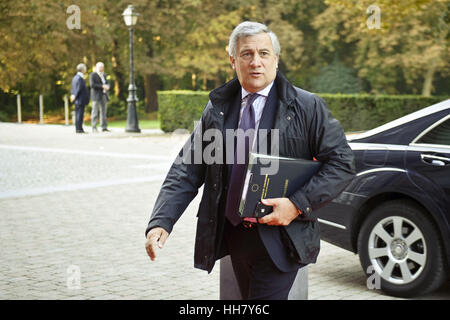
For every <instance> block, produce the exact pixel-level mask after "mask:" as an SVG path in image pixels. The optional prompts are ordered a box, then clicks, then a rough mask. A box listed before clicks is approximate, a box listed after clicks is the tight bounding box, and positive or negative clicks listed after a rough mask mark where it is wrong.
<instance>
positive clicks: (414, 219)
mask: <svg viewBox="0 0 450 320" xmlns="http://www.w3.org/2000/svg"><path fill="white" fill-rule="evenodd" d="M358 253H359V259H360V262H361V266H362V268H363V271H364V272H365V273H366V275H367V276H370V277H374V279H375V283H378V285H379V289H381V290H383V291H384V292H385V293H387V294H389V295H392V296H397V297H404V298H407V297H413V296H417V295H424V294H427V293H430V292H432V291H434V290H436V289H437V288H438V287H440V286H441V285H442V284H443V282H444V281H445V280H446V267H445V263H446V262H445V257H444V253H443V247H442V243H441V241H440V238H439V232H438V230H437V228H436V227H435V226H434V225H433V223H431V222H430V220H429V219H428V218H427V212H426V211H425V210H424V209H422V208H420V207H419V206H417V205H416V204H415V203H413V202H412V201H408V200H393V201H389V202H385V203H383V204H381V205H379V206H377V207H376V208H375V209H373V210H372V211H371V212H370V213H369V215H368V216H367V218H366V219H365V221H364V223H363V225H362V228H361V229H360V233H359V236H358ZM374 272H375V273H374ZM377 277H378V282H377ZM368 287H369V281H368Z"/></svg>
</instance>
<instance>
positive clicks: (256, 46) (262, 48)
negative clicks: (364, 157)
mask: <svg viewBox="0 0 450 320" xmlns="http://www.w3.org/2000/svg"><path fill="white" fill-rule="evenodd" d="M229 54H230V61H231V65H232V67H233V69H234V70H235V71H236V74H237V79H234V80H232V81H230V82H228V83H226V84H225V85H223V86H221V87H219V88H217V89H215V90H213V91H212V92H211V93H210V95H209V97H210V101H209V102H208V104H207V105H206V107H205V109H204V111H203V113H202V118H201V121H200V122H199V124H198V125H197V127H196V128H195V130H194V132H193V134H192V135H191V138H190V140H189V141H188V143H187V144H186V146H185V148H183V150H182V152H180V154H179V157H178V158H177V160H176V161H175V163H174V164H173V165H172V167H171V169H170V171H169V173H168V175H167V177H166V179H165V181H164V183H163V185H162V188H161V191H160V193H159V196H158V198H157V200H156V204H155V206H154V209H153V213H152V215H151V218H150V222H149V224H148V227H147V229H146V236H147V242H146V250H147V253H148V255H149V256H150V258H151V259H152V260H154V259H155V257H156V248H158V247H159V248H162V247H163V245H164V243H165V241H166V239H167V238H168V236H169V233H170V232H171V231H172V228H173V226H174V224H175V223H176V221H177V220H178V218H179V217H180V216H181V214H182V213H183V212H184V210H185V209H186V207H187V206H188V204H189V203H190V201H191V200H192V199H193V198H194V197H195V196H196V194H197V192H198V188H200V187H201V186H202V185H203V184H204V191H203V197H202V200H201V202H200V207H199V211H198V215H197V216H198V223H197V235H196V242H195V254H194V263H195V267H197V268H200V269H204V270H207V271H208V272H210V271H211V270H212V268H213V266H214V264H215V261H216V260H217V259H220V258H222V257H224V256H225V255H227V254H229V255H230V257H231V262H232V265H233V269H234V272H235V275H236V278H237V281H238V284H239V288H240V291H241V294H242V297H243V298H244V299H287V296H288V294H289V290H290V288H291V286H292V284H293V282H294V280H295V276H296V274H297V271H298V269H299V268H300V267H302V266H305V265H306V264H309V263H314V262H315V261H316V259H317V255H318V253H319V247H320V237H319V229H318V222H317V220H316V217H315V210H316V209H317V208H319V207H321V206H323V205H324V204H326V203H327V202H329V201H331V200H332V199H333V198H335V197H336V196H337V195H338V194H339V193H340V192H341V191H342V190H343V189H344V187H345V186H346V185H347V183H348V182H349V181H350V180H351V179H352V177H353V175H354V164H353V153H352V151H351V149H350V147H349V146H348V144H347V141H346V138H345V135H344V132H343V129H342V127H341V125H340V124H339V122H338V121H337V120H336V119H334V118H333V116H332V115H331V113H330V111H329V110H328V107H327V105H326V103H325V102H324V101H323V100H322V99H320V98H319V97H317V96H316V95H314V94H312V93H309V92H307V91H304V90H302V89H299V88H296V87H294V86H292V85H291V84H290V83H289V82H288V81H287V80H286V78H285V77H284V76H283V75H282V74H281V72H279V71H277V68H278V58H279V54H280V45H279V42H278V39H277V37H276V35H275V34H274V33H273V32H271V31H270V30H269V29H268V28H267V27H266V26H265V25H262V24H259V23H255V22H243V23H241V24H240V25H238V26H237V27H236V28H235V29H234V31H233V33H232V34H231V36H230V42H229ZM255 93H256V95H255ZM210 129H214V130H216V131H218V132H220V133H221V136H222V137H225V136H227V138H225V139H224V140H223V141H222V140H221V139H218V141H215V143H217V144H216V148H215V156H217V158H218V159H219V161H214V162H211V161H209V160H210V159H204V158H203V159H201V160H200V161H199V159H198V154H200V155H203V154H204V153H203V152H202V151H205V147H207V146H208V148H209V145H206V142H205V141H204V140H207V141H208V139H204V138H203V139H202V137H201V135H202V132H205V131H207V130H210ZM236 129H242V130H247V131H250V132H251V130H256V131H254V132H256V133H255V134H256V136H255V138H256V139H253V136H252V135H249V137H250V139H249V141H247V140H245V141H246V142H245V143H244V144H241V145H240V144H239V142H238V143H237V147H236V149H235V150H233V149H231V151H230V150H229V143H230V142H234V140H233V139H234V137H232V139H231V140H233V141H231V140H229V139H228V135H227V134H226V132H228V130H233V131H234V130H236ZM258 129H259V130H264V129H265V130H269V131H273V132H275V131H276V132H277V133H278V135H267V139H268V140H271V141H270V142H268V143H269V145H270V151H271V152H273V150H274V149H275V148H277V149H278V153H279V155H280V156H287V157H291V158H303V159H309V160H312V159H314V158H315V159H317V160H318V161H320V162H322V166H321V169H320V170H319V172H318V173H317V174H316V175H314V176H313V177H312V178H311V180H310V181H309V182H307V183H306V184H305V185H304V186H303V187H302V188H300V189H299V190H297V191H296V192H294V193H293V194H291V195H290V196H289V197H288V198H277V199H266V200H265V204H266V205H269V206H272V207H273V212H272V213H271V214H269V215H267V216H265V217H263V218H261V219H259V221H258V223H254V222H248V221H242V219H241V218H240V217H239V216H238V213H237V208H238V201H239V198H240V194H237V193H238V192H240V189H239V188H236V186H241V185H242V183H243V179H244V176H243V174H242V170H241V167H240V166H239V162H238V161H236V156H234V157H233V153H234V154H235V155H236V154H237V153H238V152H242V150H238V148H239V146H241V148H242V149H244V153H247V154H248V151H249V150H251V149H253V150H254V145H253V142H254V141H256V140H257V139H258V138H259V135H260V134H259V133H258V132H261V131H258ZM199 137H200V138H199ZM271 137H274V138H273V139H272V138H271ZM275 137H278V139H276V138H275ZM209 141H211V139H209ZM222 142H223V143H222ZM223 145H225V146H226V148H223ZM233 146H234V144H233ZM197 149H200V152H198V150H197ZM208 151H209V149H208ZM227 152H228V154H227ZM220 154H222V155H223V156H222V160H223V159H232V161H231V163H230V162H229V161H226V162H227V163H226V164H223V163H224V161H220V160H221V159H220V158H221V157H220ZM230 154H231V157H230ZM217 158H216V160H217ZM192 159H194V161H192ZM246 161H247V160H246ZM244 166H245V164H244Z"/></svg>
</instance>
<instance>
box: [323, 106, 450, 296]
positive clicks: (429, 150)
mask: <svg viewBox="0 0 450 320" xmlns="http://www.w3.org/2000/svg"><path fill="white" fill-rule="evenodd" d="M348 140H349V144H350V146H351V148H352V149H353V152H354V154H355V163H356V169H357V175H356V177H355V179H354V180H353V181H352V182H351V183H350V185H348V187H347V188H346V189H345V190H344V191H343V192H342V193H341V194H340V196H339V197H338V198H336V199H335V200H333V201H332V202H330V203H329V204H327V205H326V206H325V207H323V208H321V209H319V210H318V212H317V214H318V217H319V222H320V228H321V238H322V239H323V240H325V241H327V242H330V243H332V244H335V245H337V246H339V247H341V248H344V249H347V250H350V251H353V252H354V253H358V255H359V258H360V262H361V265H362V268H363V271H364V272H365V273H366V275H367V276H368V277H369V276H377V277H378V280H380V281H379V282H378V283H379V284H380V287H381V289H382V290H383V291H384V292H386V293H388V294H390V295H394V296H400V297H411V296H416V295H419V294H425V293H429V292H431V291H433V290H435V289H437V288H438V287H439V286H440V285H441V284H443V283H444V281H445V280H446V278H447V275H448V271H449V270H450V269H449V262H450V99H448V100H445V101H443V102H440V103H438V104H435V105H432V106H430V107H427V108H424V109H422V110H419V111H417V112H414V113H412V114H409V115H407V116H405V117H402V118H400V119H397V120H395V121H392V122H390V123H387V124H385V125H383V126H381V127H378V128H375V129H373V130H370V131H367V132H364V133H361V134H358V135H354V136H351V137H348Z"/></svg>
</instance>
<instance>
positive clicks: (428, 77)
mask: <svg viewBox="0 0 450 320" xmlns="http://www.w3.org/2000/svg"><path fill="white" fill-rule="evenodd" d="M435 71H436V63H435V62H434V61H432V62H431V64H430V67H429V68H428V70H427V72H426V73H425V79H424V82H423V88H422V95H423V96H425V97H429V96H431V89H432V88H433V77H434V73H435Z"/></svg>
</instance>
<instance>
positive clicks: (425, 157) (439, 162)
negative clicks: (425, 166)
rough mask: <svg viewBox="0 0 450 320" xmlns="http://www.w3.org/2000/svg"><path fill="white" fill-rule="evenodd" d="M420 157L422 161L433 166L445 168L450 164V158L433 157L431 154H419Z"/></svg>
mask: <svg viewBox="0 0 450 320" xmlns="http://www.w3.org/2000/svg"><path fill="white" fill-rule="evenodd" d="M420 157H421V158H422V161H424V162H426V163H429V164H432V165H435V166H446V165H448V164H450V158H446V157H441V156H435V155H432V154H421V155H420Z"/></svg>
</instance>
